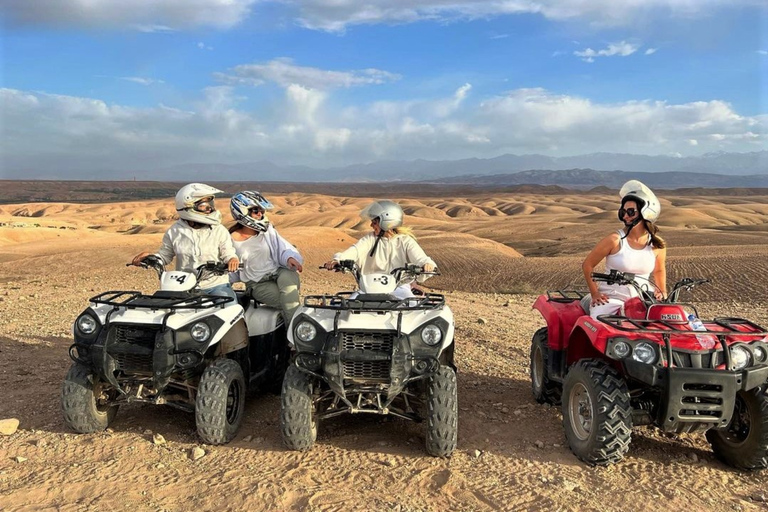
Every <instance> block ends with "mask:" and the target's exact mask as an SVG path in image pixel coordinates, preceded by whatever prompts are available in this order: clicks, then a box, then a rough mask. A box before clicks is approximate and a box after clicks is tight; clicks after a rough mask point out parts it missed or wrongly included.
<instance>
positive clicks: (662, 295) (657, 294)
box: [653, 290, 667, 300]
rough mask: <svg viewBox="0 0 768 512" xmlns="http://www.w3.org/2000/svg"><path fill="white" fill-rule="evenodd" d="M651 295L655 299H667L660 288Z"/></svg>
mask: <svg viewBox="0 0 768 512" xmlns="http://www.w3.org/2000/svg"><path fill="white" fill-rule="evenodd" d="M653 296H654V297H656V300H667V294H666V293H664V292H663V291H661V290H656V291H655V292H653Z"/></svg>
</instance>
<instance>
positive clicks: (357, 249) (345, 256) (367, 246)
mask: <svg viewBox="0 0 768 512" xmlns="http://www.w3.org/2000/svg"><path fill="white" fill-rule="evenodd" d="M375 240H376V237H374V236H373V235H365V236H364V237H363V238H361V239H360V240H358V241H357V242H355V244H354V245H352V246H351V247H349V248H348V249H346V250H343V251H341V252H337V253H336V254H334V255H333V259H331V260H330V261H326V262H325V265H324V266H325V268H327V269H332V268H333V265H334V264H335V263H338V262H340V261H343V260H354V261H355V262H356V263H357V264H358V265H360V266H361V267H362V264H363V261H364V258H361V257H360V255H361V254H362V255H366V256H367V255H368V252H369V251H370V250H371V247H373V242H374V241H375Z"/></svg>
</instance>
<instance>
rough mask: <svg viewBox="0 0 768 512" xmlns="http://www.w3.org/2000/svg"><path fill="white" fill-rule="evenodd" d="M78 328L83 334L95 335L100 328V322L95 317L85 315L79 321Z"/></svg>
mask: <svg viewBox="0 0 768 512" xmlns="http://www.w3.org/2000/svg"><path fill="white" fill-rule="evenodd" d="M77 328H78V329H79V330H80V332H82V333H83V334H86V335H87V334H93V333H94V332H96V329H98V328H99V322H98V321H97V320H96V319H95V318H94V317H93V316H91V315H89V314H88V313H84V314H82V315H80V317H78V319H77Z"/></svg>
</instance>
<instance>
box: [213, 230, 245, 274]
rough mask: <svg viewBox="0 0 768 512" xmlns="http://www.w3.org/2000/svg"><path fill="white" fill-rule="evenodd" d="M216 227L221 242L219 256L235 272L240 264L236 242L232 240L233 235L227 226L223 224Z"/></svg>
mask: <svg viewBox="0 0 768 512" xmlns="http://www.w3.org/2000/svg"><path fill="white" fill-rule="evenodd" d="M216 227H217V229H216V236H217V238H218V243H219V257H220V258H221V260H220V261H222V262H225V263H227V266H228V267H229V271H230V272H235V271H237V269H238V268H239V266H240V260H239V259H238V258H237V251H235V243H234V242H233V241H232V235H230V234H229V231H227V228H225V227H224V226H222V225H221V224H219V225H218V226H216ZM218 228H221V229H218Z"/></svg>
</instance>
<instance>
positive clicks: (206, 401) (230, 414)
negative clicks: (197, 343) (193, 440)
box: [195, 358, 246, 444]
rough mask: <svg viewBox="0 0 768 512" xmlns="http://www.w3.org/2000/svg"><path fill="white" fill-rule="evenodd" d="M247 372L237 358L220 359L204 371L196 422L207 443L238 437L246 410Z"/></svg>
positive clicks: (196, 404) (199, 388) (201, 435)
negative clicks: (244, 371)
mask: <svg viewBox="0 0 768 512" xmlns="http://www.w3.org/2000/svg"><path fill="white" fill-rule="evenodd" d="M245 393H246V387H245V376H244V375H243V369H242V368H241V367H240V364H239V363H238V362H237V361H235V360H233V359H225V358H222V359H217V360H216V361H214V362H213V363H211V365H210V366H208V367H207V368H206V369H205V370H204V371H203V375H202V376H201V377H200V384H199V385H198V387H197V399H196V400H195V424H196V425H197V434H198V435H199V436H200V439H202V440H203V442H205V443H207V444H225V443H228V442H230V441H231V440H232V439H234V437H235V435H236V434H237V430H238V429H239V428H240V423H241V422H242V420H243V411H244V410H245Z"/></svg>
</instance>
